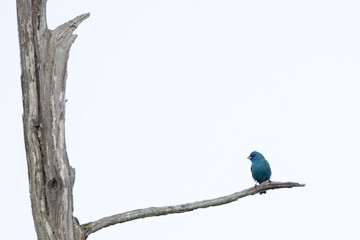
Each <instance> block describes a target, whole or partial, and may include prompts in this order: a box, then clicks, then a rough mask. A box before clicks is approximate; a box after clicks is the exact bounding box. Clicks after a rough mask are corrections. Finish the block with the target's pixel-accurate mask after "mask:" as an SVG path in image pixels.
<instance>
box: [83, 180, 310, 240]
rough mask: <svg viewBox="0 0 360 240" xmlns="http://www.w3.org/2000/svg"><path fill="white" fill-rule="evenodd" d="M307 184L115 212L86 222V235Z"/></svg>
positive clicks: (275, 185) (271, 184)
mask: <svg viewBox="0 0 360 240" xmlns="http://www.w3.org/2000/svg"><path fill="white" fill-rule="evenodd" d="M304 186H305V184H300V183H295V182H264V183H262V184H260V185H257V186H256V187H252V188H248V189H245V190H242V191H240V192H236V193H233V194H230V195H228V196H224V197H218V198H214V199H209V200H203V201H197V202H192V203H185V204H180V205H175V206H166V207H150V208H144V209H137V210H133V211H129V212H124V213H120V214H115V215H112V216H109V217H105V218H101V219H99V220H97V221H94V222H90V223H86V224H83V225H82V228H83V229H84V231H85V237H86V236H88V235H89V234H91V233H94V232H96V231H98V230H100V229H102V228H105V227H109V226H111V225H114V224H118V223H123V222H128V221H132V220H136V219H140V218H146V217H155V216H161V215H167V214H173V213H183V212H189V211H193V210H195V209H199V208H207V207H214V206H218V205H223V204H227V203H231V202H234V201H236V200H238V199H240V198H243V197H246V196H250V195H254V194H257V193H261V192H263V191H265V190H270V189H279V188H292V187H304Z"/></svg>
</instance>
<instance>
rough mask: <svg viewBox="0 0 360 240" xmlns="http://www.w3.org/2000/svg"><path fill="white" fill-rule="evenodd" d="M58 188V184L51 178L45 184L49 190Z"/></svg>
mask: <svg viewBox="0 0 360 240" xmlns="http://www.w3.org/2000/svg"><path fill="white" fill-rule="evenodd" d="M58 186H59V182H58V180H56V179H55V178H52V179H50V180H49V181H48V182H47V187H48V189H49V190H54V189H57V188H58Z"/></svg>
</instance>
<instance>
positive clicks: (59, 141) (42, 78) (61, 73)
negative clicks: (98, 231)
mask: <svg viewBox="0 0 360 240" xmlns="http://www.w3.org/2000/svg"><path fill="white" fill-rule="evenodd" d="M45 12H46V1H45V0H17V16H18V31H19V40H20V57H21V72H22V75H21V84H22V93H23V108H24V113H23V125H24V138H25V147H26V156H27V163H28V175H29V184H30V198H31V206H32V211H33V218H34V223H35V229H36V232H37V235H38V239H57V240H60V239H64V240H65V239H67V240H71V239H80V238H79V237H81V236H79V235H81V234H82V231H79V229H80V227H79V223H78V222H77V221H74V219H73V214H72V213H73V196H72V188H73V184H74V178H75V172H74V170H73V168H71V166H70V164H69V161H68V157H67V153H66V144H65V128H64V127H65V117H64V116H65V85H66V74H67V72H66V66H67V61H68V57H69V51H70V47H71V45H72V43H73V42H74V40H75V38H76V35H73V34H72V32H73V31H74V30H75V29H76V27H77V26H78V25H79V24H80V23H81V22H82V21H83V20H84V19H86V18H87V17H88V16H89V14H83V15H80V16H78V17H76V18H74V19H73V20H71V21H69V22H67V23H65V24H63V25H61V26H59V27H57V28H56V29H55V30H54V31H51V30H49V29H48V28H47V24H46V15H45Z"/></svg>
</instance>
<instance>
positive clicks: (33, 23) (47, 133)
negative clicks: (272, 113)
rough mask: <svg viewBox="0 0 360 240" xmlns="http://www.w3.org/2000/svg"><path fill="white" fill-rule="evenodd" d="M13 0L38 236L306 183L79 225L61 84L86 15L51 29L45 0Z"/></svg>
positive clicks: (62, 236) (84, 233)
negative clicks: (48, 23)
mask: <svg viewBox="0 0 360 240" xmlns="http://www.w3.org/2000/svg"><path fill="white" fill-rule="evenodd" d="M16 4H17V18H18V31H19V41H20V56H21V85H22V95H23V108H24V114H23V125H24V138H25V147H26V158H27V164H28V175H29V185H30V198H31V207H32V215H33V219H34V223H35V229H36V233H37V236H38V239H39V240H84V239H85V238H87V237H88V236H89V235H90V234H91V233H94V232H96V231H99V230H100V229H103V228H106V227H109V226H112V225H114V224H118V223H123V222H127V221H132V220H136V219H140V218H146V217H153V216H160V215H166V214H173V213H183V212H188V211H193V210H195V209H199V208H207V207H211V206H218V205H222V204H227V203H230V202H233V201H236V200H238V199H239V198H242V197H246V196H250V195H254V194H257V193H260V192H262V191H264V190H269V189H278V188H291V187H303V186H304V185H303V184H299V183H293V182H285V183H281V182H271V183H264V184H260V185H259V186H257V187H256V188H255V187H252V188H249V189H245V190H243V191H240V192H237V193H234V194H231V195H228V196H224V197H220V198H215V199H210V200H203V201H197V202H193V203H186V204H181V205H176V206H166V207H158V208H153V207H152V208H145V209H138V210H133V211H129V212H124V213H120V214H115V215H112V216H109V217H104V218H101V219H99V220H97V221H94V222H89V223H86V224H82V225H80V223H79V222H78V220H77V219H76V218H75V217H73V195H72V191H73V186H74V181H75V170H74V169H73V168H72V167H71V166H70V164H69V160H68V156H67V153H66V144H65V85H66V76H67V71H66V67H67V61H68V57H69V51H70V47H71V45H72V43H73V42H74V41H75V38H76V35H73V34H72V33H73V31H74V30H75V29H76V28H77V27H78V26H79V24H80V23H81V22H82V21H83V20H85V19H86V18H88V17H89V14H83V15H80V16H78V17H76V18H74V19H73V20H71V21H69V22H67V23H64V24H63V25H61V26H59V27H57V28H56V29H55V30H49V29H48V28H47V24H46V0H17V2H16Z"/></svg>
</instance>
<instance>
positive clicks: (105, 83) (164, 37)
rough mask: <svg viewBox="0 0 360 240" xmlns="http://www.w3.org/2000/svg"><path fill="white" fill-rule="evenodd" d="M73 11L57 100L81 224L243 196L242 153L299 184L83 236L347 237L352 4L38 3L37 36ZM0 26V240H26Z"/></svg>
mask: <svg viewBox="0 0 360 240" xmlns="http://www.w3.org/2000/svg"><path fill="white" fill-rule="evenodd" d="M86 12H90V13H91V16H90V18H89V19H87V20H86V21H85V22H83V23H82V24H81V25H80V26H79V28H78V29H77V30H76V31H75V33H76V34H78V38H77V39H76V41H75V43H74V45H73V46H72V49H71V52H70V59H69V64H68V79H67V92H66V95H67V99H68V102H67V106H66V107H67V108H66V140H67V150H68V155H69V159H70V162H71V165H72V166H73V167H75V169H76V171H77V175H76V182H75V189H74V205H75V206H74V207H75V211H74V215H75V216H76V217H77V218H78V219H79V221H80V222H81V223H86V222H89V221H94V220H97V219H99V218H102V217H105V216H109V215H112V214H115V213H120V212H124V211H129V210H133V209H138V208H145V207H155V206H165V205H173V204H180V203H185V202H192V201H198V200H203V199H209V198H214V197H219V196H223V195H228V194H231V193H234V192H237V191H240V190H243V189H245V188H249V187H252V186H253V184H254V181H253V179H252V177H251V173H250V164H251V162H250V161H249V160H248V159H246V158H247V157H248V155H249V154H250V152H251V151H253V150H257V151H259V152H261V153H263V155H264V156H265V158H266V159H267V160H268V161H269V163H270V165H271V168H272V172H273V175H272V180H274V181H295V182H300V183H306V184H307V185H306V187H305V188H298V189H284V190H273V191H268V193H267V194H266V195H261V196H260V195H255V196H250V197H247V198H244V199H240V200H238V201H236V202H234V203H231V204H227V205H224V206H220V207H213V208H208V209H203V210H197V211H193V212H190V213H183V214H174V215H168V216H163V217H154V218H147V219H143V220H136V221H133V222H128V223H124V224H118V225H115V226H112V227H109V228H107V229H103V230H100V231H99V232H97V233H95V234H93V235H90V237H89V238H88V239H89V240H103V239H107V240H109V239H126V240H138V239H139V240H140V239H145V238H146V239H156V240H165V239H166V240H169V239H171V240H183V239H189V240H195V239H207V240H218V239H227V240H238V239H253V240H260V239H266V240H275V239H276V240H288V239H293V240H297V239H298V240H303V239H330V240H332V239H334V240H335V239H360V228H359V220H358V216H359V215H360V207H359V202H360V195H359V187H358V184H357V182H358V176H359V171H358V169H359V168H360V164H359V162H360V157H359V156H360V155H359V149H360V148H359V147H360V137H359V136H360V124H359V123H360V14H359V12H360V2H359V1H355V0H354V1H346V0H343V1H331V0H330V1H329V0H326V1H325V0H311V1H307V0H301V1H298V0H296V1H279V0H272V1H264V0H258V1H253V0H252V1H235V0H234V1H230V0H228V1H214V0H206V1H205V0H203V1H200V0H191V1H189V0H182V1H160V0H158V1H145V0H132V1H109V0H105V1H94V0H87V1H85V0H77V1H70V0H63V1H54V0H49V2H48V15H47V18H48V25H49V28H51V29H53V28H55V27H56V26H58V25H60V24H62V23H63V22H66V21H68V20H70V19H72V18H74V17H75V16H77V15H80V14H82V13H86ZM0 27H1V32H2V38H1V39H2V41H1V44H0V48H1V49H0V50H1V53H2V57H1V58H0V66H1V69H2V71H1V72H2V77H1V82H0V83H1V84H0V109H1V112H2V115H1V116H2V117H1V118H0V130H1V135H0V152H1V159H2V174H0V181H1V183H2V184H1V186H2V198H1V204H0V211H1V213H2V217H1V218H0V226H2V230H1V236H2V237H1V238H2V239H36V234H35V229H34V224H33V220H32V216H31V207H30V198H29V188H28V177H27V165H26V158H25V149H24V141H23V130H22V119H21V116H22V102H21V84H20V65H19V63H20V58H19V47H18V35H17V22H16V7H15V1H3V4H2V6H1V8H0Z"/></svg>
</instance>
